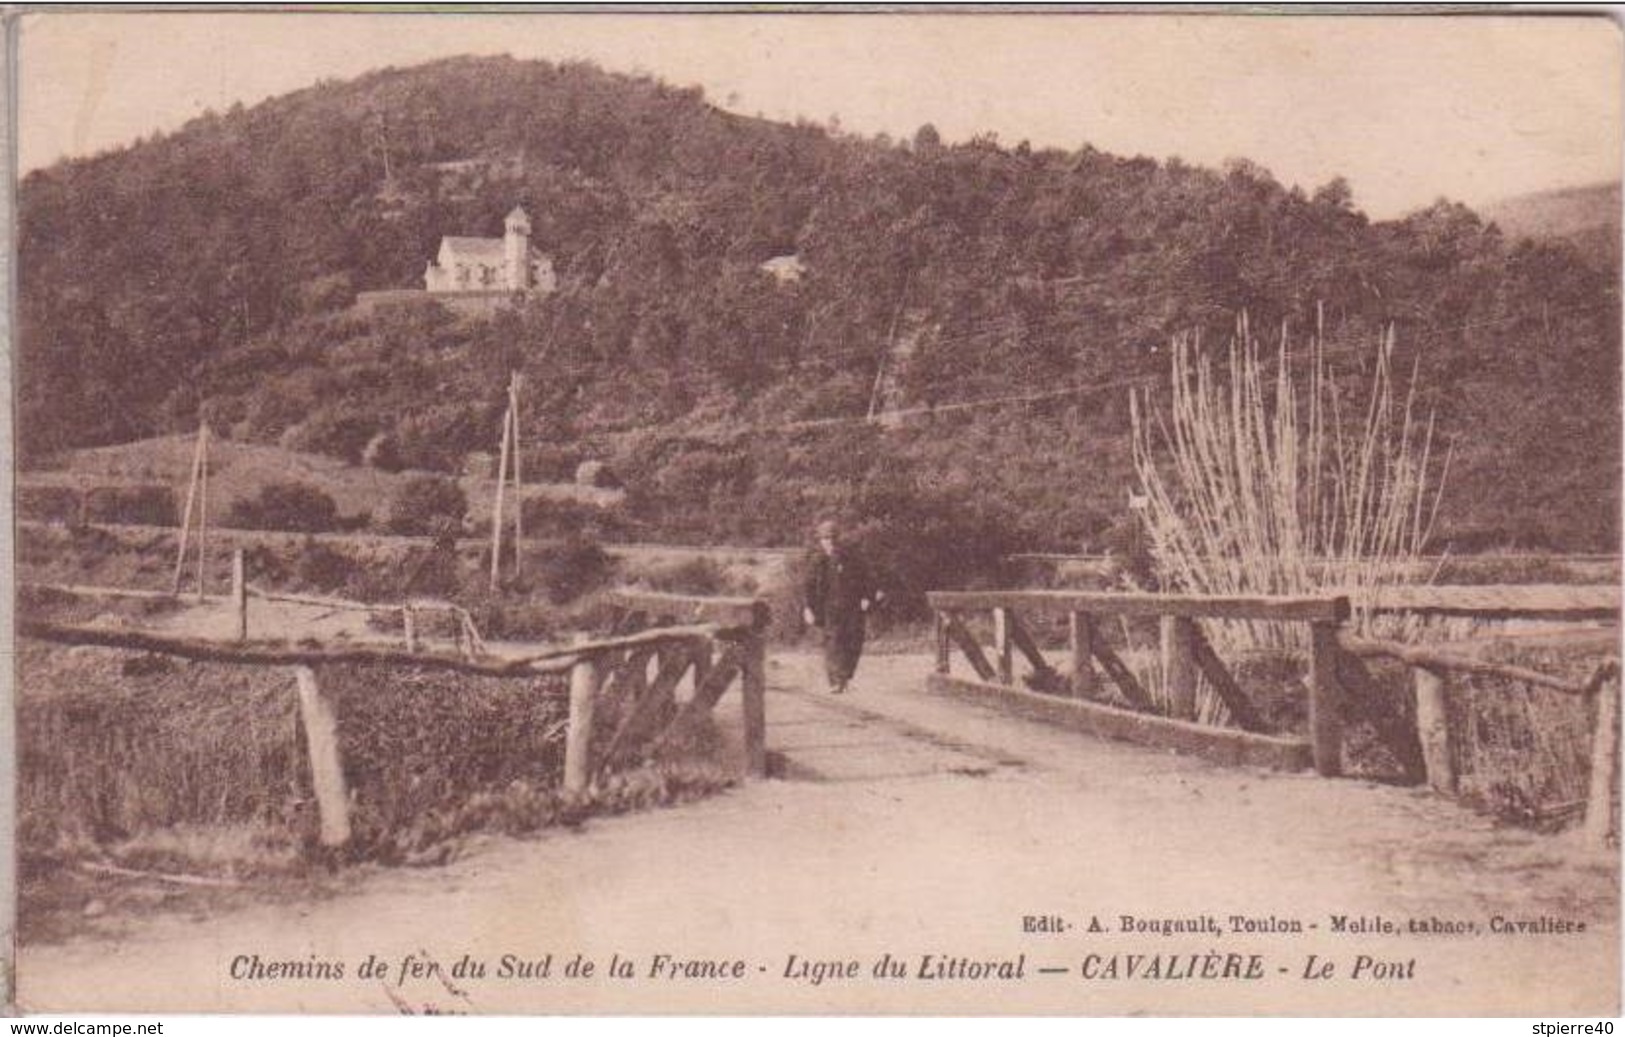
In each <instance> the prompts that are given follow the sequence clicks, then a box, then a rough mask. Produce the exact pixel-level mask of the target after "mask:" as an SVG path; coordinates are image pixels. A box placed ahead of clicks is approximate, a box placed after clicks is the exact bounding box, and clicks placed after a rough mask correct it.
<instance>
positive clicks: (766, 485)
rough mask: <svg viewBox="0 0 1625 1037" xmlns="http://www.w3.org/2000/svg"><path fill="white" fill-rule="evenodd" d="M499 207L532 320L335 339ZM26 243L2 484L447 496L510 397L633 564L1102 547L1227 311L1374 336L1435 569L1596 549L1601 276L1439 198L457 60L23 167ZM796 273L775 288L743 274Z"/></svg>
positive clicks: (402, 320)
mask: <svg viewBox="0 0 1625 1037" xmlns="http://www.w3.org/2000/svg"><path fill="white" fill-rule="evenodd" d="M515 204H523V205H524V206H525V207H526V209H527V210H528V211H529V213H530V215H531V218H532V220H533V223H534V226H535V230H534V234H533V239H534V241H535V242H536V244H537V245H538V246H539V247H540V248H542V249H544V250H546V251H548V252H550V253H552V254H553V255H554V257H555V259H556V262H557V265H558V270H559V274H560V284H561V288H560V290H559V291H558V292H557V293H556V294H554V295H552V296H550V297H548V298H546V299H543V300H537V301H533V302H531V303H529V304H527V305H526V306H525V307H524V308H523V309H521V310H519V311H517V312H513V313H509V314H504V315H501V316H499V317H497V318H495V319H493V320H489V321H468V320H457V319H453V318H452V317H450V316H448V315H446V314H445V313H444V312H440V311H436V310H434V309H421V310H406V311H399V312H392V313H386V314H383V315H380V316H379V317H378V318H377V319H376V320H373V321H369V320H367V319H364V318H363V317H361V316H359V315H357V314H356V313H355V312H354V311H352V310H351V309H350V305H351V303H352V301H353V299H354V296H355V293H356V292H357V291H361V290H368V289H378V288H409V287H414V286H417V285H420V284H421V276H422V271H423V267H424V264H425V262H426V260H427V259H429V258H430V257H431V256H432V255H433V254H434V251H435V248H436V246H437V244H438V242H439V239H440V237H441V236H442V235H445V234H460V235H496V234H499V233H500V231H501V223H502V217H503V215H504V214H505V213H506V212H507V211H508V210H510V209H511V208H512V207H513V206H514V205H515ZM20 234H21V237H20V250H21V255H20V270H21V299H20V313H19V317H20V341H19V356H20V363H19V379H20V387H21V388H20V392H19V401H20V408H21V414H20V420H19V446H20V451H21V458H22V461H23V463H24V464H38V463H46V461H47V459H48V457H49V455H50V454H52V453H53V452H56V451H60V450H62V449H66V448H70V447H75V446H82V445H91V444H102V443H109V442H117V441H122V440H129V439H134V438H138V437H142V436H147V435H152V434H155V433H159V432H164V431H171V430H178V429H185V428H190V427H193V426H194V425H195V422H196V421H197V419H198V417H199V415H200V413H201V414H202V415H204V416H207V417H208V418H209V420H210V421H211V422H212V424H213V425H214V427H215V428H217V429H218V430H220V431H221V432H222V433H223V434H227V435H230V436H233V437H237V438H241V439H251V440H258V441H268V442H275V441H280V442H283V443H285V444H287V445H290V446H295V447H298V448H300V449H311V450H319V451H323V452H327V453H332V454H336V455H340V456H346V457H350V458H360V457H361V456H362V454H363V452H364V451H366V450H367V448H368V446H369V444H370V446H371V448H372V449H371V451H370V456H371V457H372V458H373V459H374V460H375V461H377V462H378V463H383V464H390V465H396V466H411V467H425V468H438V469H442V470H451V469H453V468H455V467H457V466H459V465H460V464H461V462H462V459H463V456H464V454H465V453H466V452H467V451H470V450H476V449H483V450H489V449H492V448H493V447H494V445H495V442H496V439H497V434H498V430H499V428H500V415H501V407H502V402H503V391H504V386H505V384H506V380H507V375H508V372H509V371H510V369H521V370H523V371H524V372H525V373H526V375H527V383H526V390H525V395H526V407H527V411H528V414H529V415H531V416H532V420H533V421H534V423H535V427H534V429H533V431H534V433H535V434H536V436H537V437H538V445H536V446H535V447H534V448H533V450H532V455H533V456H528V457H527V463H528V464H529V465H530V470H531V471H533V472H541V473H543V474H548V473H549V472H553V471H562V470H564V469H565V468H567V467H568V465H569V464H570V462H572V461H573V460H575V459H577V458H579V457H582V456H587V455H589V454H590V455H592V456H600V457H608V458H609V459H610V460H611V461H612V462H613V463H614V464H616V465H617V467H618V468H619V469H620V470H621V473H622V475H623V477H625V478H626V479H627V481H628V483H629V486H630V488H631V490H632V493H633V499H634V500H635V501H636V510H637V513H638V515H639V516H640V517H641V520H642V521H644V522H646V523H647V524H648V531H649V532H651V533H653V534H659V535H669V536H682V537H701V536H710V537H715V538H718V539H731V540H756V541H779V542H783V541H785V540H797V539H800V537H801V535H802V532H803V531H804V529H805V524H806V520H807V517H808V515H809V514H810V513H812V512H813V511H817V510H824V509H840V508H851V509H854V510H858V511H860V512H861V513H863V514H864V515H866V516H871V517H872V516H876V515H881V516H891V517H893V518H894V519H896V520H898V521H899V522H901V521H902V519H903V517H904V516H940V515H943V514H951V516H952V518H951V521H953V522H955V523H958V524H959V526H957V527H956V528H959V529H962V530H963V531H969V532H968V533H967V535H969V533H974V532H977V531H980V532H981V533H983V534H985V536H984V537H983V540H982V542H985V543H987V544H989V545H993V546H1001V547H1002V546H1012V545H1026V546H1032V547H1052V548H1077V547H1079V546H1082V545H1085V544H1087V545H1089V546H1092V547H1099V546H1101V543H1102V539H1103V538H1106V537H1109V535H1110V532H1111V530H1112V529H1113V527H1114V526H1117V527H1120V526H1121V524H1122V522H1123V515H1122V512H1123V506H1122V505H1123V500H1124V497H1125V494H1126V491H1127V489H1128V486H1129V482H1130V475H1129V471H1130V469H1129V463H1128V446H1127V434H1126V433H1127V426H1128V419H1127V399H1126V396H1127V394H1126V390H1124V389H1123V388H1121V384H1122V383H1123V382H1124V380H1126V379H1132V378H1135V377H1139V376H1144V375H1155V374H1157V373H1159V372H1161V371H1163V370H1164V364H1165V356H1166V350H1164V349H1162V348H1161V347H1163V346H1165V345H1166V343H1167V341H1168V339H1169V337H1170V336H1171V335H1173V334H1175V333H1177V332H1180V331H1184V330H1188V329H1202V330H1203V331H1204V333H1205V335H1206V336H1207V338H1208V340H1209V341H1213V342H1222V341H1223V339H1224V337H1225V336H1226V335H1227V334H1228V333H1229V332H1230V330H1231V329H1232V328H1233V327H1234V325H1235V321H1236V317H1237V315H1238V314H1239V313H1241V312H1243V311H1245V312H1246V313H1247V314H1248V315H1249V317H1250V319H1251V321H1252V323H1253V326H1254V327H1261V328H1262V327H1268V328H1271V329H1274V328H1277V327H1279V326H1280V325H1281V324H1282V323H1283V322H1286V323H1287V325H1288V326H1289V327H1290V328H1291V329H1293V334H1294V336H1297V335H1299V334H1301V333H1304V332H1305V331H1307V329H1310V328H1312V327H1313V326H1314V325H1315V323H1316V315H1317V307H1318V308H1319V310H1318V312H1319V313H1321V314H1323V317H1322V320H1323V322H1324V325H1325V327H1326V328H1327V330H1328V332H1329V333H1330V335H1331V336H1332V338H1333V340H1334V345H1336V346H1338V347H1339V348H1342V347H1347V346H1352V345H1355V344H1359V343H1370V342H1372V341H1373V336H1374V333H1375V331H1376V329H1378V328H1380V327H1382V326H1384V325H1386V324H1392V325H1394V326H1395V327H1396V328H1397V332H1398V342H1399V346H1398V349H1399V356H1400V359H1401V361H1402V363H1403V365H1404V366H1405V367H1407V368H1408V367H1409V365H1410V363H1411V362H1412V361H1415V362H1416V363H1417V364H1418V365H1419V367H1418V370H1419V372H1420V378H1421V379H1422V391H1421V393H1420V401H1421V404H1422V405H1424V406H1426V407H1429V408H1433V409H1436V411H1437V413H1438V415H1439V420H1440V428H1441V435H1443V436H1444V437H1445V438H1446V439H1448V440H1449V441H1450V442H1451V443H1452V444H1453V446H1454V449H1455V461H1454V467H1453V470H1452V473H1451V478H1450V484H1449V489H1448V491H1447V503H1446V513H1445V518H1446V527H1445V529H1446V532H1447V534H1448V535H1449V536H1450V537H1451V538H1454V540H1455V541H1456V542H1457V544H1458V546H1461V545H1467V544H1480V545H1497V544H1521V545H1529V546H1538V545H1551V546H1561V547H1569V548H1582V547H1584V548H1594V549H1603V548H1612V546H1613V545H1614V542H1615V540H1616V538H1617V533H1616V529H1617V500H1618V497H1619V449H1618V444H1619V439H1620V435H1619V418H1620V406H1619V400H1618V383H1619V332H1618V327H1619V312H1618V297H1617V291H1616V290H1615V288H1614V284H1615V282H1616V281H1617V277H1618V274H1617V270H1616V269H1613V268H1611V263H1610V262H1608V261H1599V260H1598V259H1597V257H1595V256H1591V255H1587V254H1585V253H1584V252H1582V251H1581V250H1580V249H1578V248H1577V247H1576V246H1574V245H1573V244H1571V243H1563V242H1542V243H1536V242H1528V241H1519V242H1516V243H1514V242H1512V241H1509V240H1507V239H1505V238H1503V236H1502V235H1501V234H1500V233H1499V231H1498V230H1497V229H1496V228H1494V227H1493V226H1491V225H1487V224H1486V223H1484V222H1483V221H1482V220H1480V219H1479V218H1478V217H1477V216H1476V215H1475V214H1474V213H1473V212H1471V211H1469V210H1468V209H1466V208H1464V207H1462V206H1460V205H1455V204H1450V203H1446V202H1440V203H1438V204H1436V205H1434V206H1432V207H1429V208H1427V209H1425V210H1423V211H1420V212H1418V213H1415V214H1414V215H1412V216H1410V217H1407V218H1406V219H1403V220H1400V221H1396V222H1386V223H1373V222H1371V221H1369V220H1368V219H1367V218H1366V217H1365V216H1364V215H1363V214H1362V213H1361V212H1360V211H1359V210H1358V209H1357V208H1356V207H1355V206H1354V204H1353V200H1352V199H1351V197H1350V193H1349V190H1348V188H1347V186H1346V185H1345V184H1344V183H1342V182H1341V181H1333V182H1330V183H1328V184H1325V185H1322V186H1320V187H1318V188H1315V189H1313V190H1311V191H1302V190H1298V189H1288V188H1286V187H1283V186H1282V185H1280V184H1278V183H1277V182H1275V181H1274V180H1273V179H1272V177H1271V176H1270V174H1269V173H1268V172H1267V171H1266V170H1264V169H1262V168H1260V167H1258V166H1257V165H1254V164H1252V163H1249V162H1246V161H1240V160H1238V161H1235V162H1232V163H1229V164H1227V165H1226V167H1225V168H1224V169H1222V170H1212V169H1203V168H1197V167H1193V166H1189V165H1186V164H1183V163H1181V162H1178V161H1177V160H1170V161H1167V162H1163V163H1159V162H1157V161H1153V160H1152V159H1149V158H1144V157H1135V158H1123V157H1117V156H1113V155H1109V154H1105V153H1103V152H1101V151H1098V150H1096V149H1094V148H1092V147H1090V146H1089V145H1088V144H1087V143H1084V142H1079V146H1078V147H1077V149H1076V150H1071V151H1061V150H1044V149H1034V148H1030V147H1029V146H1027V144H1025V143H1024V142H1022V143H1018V142H1002V141H998V140H996V139H994V138H992V137H986V138H979V139H976V140H972V141H970V142H968V143H963V144H954V145H946V144H944V143H942V142H941V141H940V140H939V139H938V136H937V133H936V131H935V130H934V129H932V128H931V127H930V126H922V127H921V128H920V129H919V131H918V132H917V133H916V134H914V136H913V137H912V139H910V140H906V141H894V140H888V139H884V138H880V139H874V138H858V137H854V136H851V135H847V134H842V133H840V132H838V131H834V130H832V129H830V128H826V127H821V126H817V125H811V124H798V125H794V126H792V125H784V124H777V123H773V122H768V121H764V120H760V119H751V118H744V117H740V116H737V115H733V114H729V113H726V112H723V111H721V110H719V109H717V108H714V107H712V106H710V105H709V104H707V103H706V102H705V100H704V98H703V97H702V96H701V95H700V93H699V92H698V91H697V90H684V89H676V88H673V87H670V86H667V85H664V84H661V83H659V82H655V81H652V80H649V79H646V78H638V79H634V78H628V77H624V76H619V75H611V74H608V73H605V72H603V71H600V70H598V69H596V68H594V67H592V66H590V65H584V64H569V65H563V66H555V65H550V64H547V63H543V62H520V61H515V60H511V59H504V58H492V59H485V58H482V59H455V60H450V61H444V62H439V63H436V64H432V65H427V66H423V67H419V68H412V69H404V70H401V69H390V70H385V71H381V72H376V73H373V74H369V75H367V76H364V77H362V78H361V79H358V80H355V81H353V82H348V83H324V84H321V85H318V86H315V87H313V88H310V89H308V90H304V91H300V92H298V93H294V94H290V95H287V96H285V97H281V98H278V99H275V100H272V101H268V102H266V103H264V104H260V105H258V106H255V107H253V108H251V109H246V110H243V109H233V110H232V111H230V112H227V113H224V114H209V115H206V116H204V117H201V118H199V119H196V120H194V121H193V122H191V123H189V124H188V125H187V126H185V127H184V128H182V129H181V130H179V131H177V132H175V133H173V134H170V135H167V136H162V137H156V138H154V139H150V140H147V141H144V142H141V143H139V144H137V145H135V146H133V147H130V148H127V149H122V150H119V151H116V152H111V153H107V154H103V155H99V156H96V157H93V158H89V159H83V160H75V161H71V162H65V163H62V164H59V165H57V166H54V167H52V168H49V169H45V170H41V171H38V172H35V173H33V174H31V175H29V176H28V177H27V178H26V179H25V180H24V182H23V184H22V186H21V191H20ZM789 253H796V254H798V255H799V256H800V258H801V260H802V262H803V263H804V264H805V268H806V275H805V276H804V277H803V278H802V279H801V280H800V281H799V282H795V283H780V282H778V281H776V280H775V279H773V278H771V277H769V276H766V275H765V274H763V273H762V272H761V271H760V270H759V269H758V267H759V265H760V264H761V263H762V262H763V261H764V260H766V259H769V258H771V257H774V256H778V255H784V254H789ZM1272 334H1273V332H1272ZM885 357H893V358H894V359H892V360H891V361H889V362H888V365H887V368H888V369H887V372H886V373H887V376H888V377H887V378H883V379H877V377H876V376H877V371H878V368H879V366H880V364H881V363H882V359H883V358H885ZM1345 358H1346V360H1345V362H1347V363H1350V364H1353V365H1354V366H1355V368H1356V371H1355V373H1356V374H1357V373H1358V371H1357V368H1358V365H1359V361H1358V358H1357V356H1352V355H1350V354H1345ZM877 383H878V384H880V385H881V387H882V388H883V390H884V391H882V392H879V393H877V392H876V386H877ZM1095 386H1102V388H1091V387H1095ZM1035 394H1038V395H1040V397H1041V398H1039V399H1037V400H1031V401H1028V402H1005V403H1001V404H986V405H983V404H981V403H979V402H978V401H989V400H998V399H1005V400H1007V401H1008V398H1010V397H1021V396H1032V395H1035ZM877 397H878V399H879V402H880V404H881V405H882V406H891V407H898V406H900V407H905V408H920V407H925V406H928V405H935V406H937V407H938V408H939V411H938V413H937V415H936V416H932V417H914V418H910V419H907V420H904V421H902V422H900V423H899V424H897V425H896V427H894V428H891V429H882V428H880V427H877V426H875V425H869V424H865V423H863V422H862V421H861V420H859V419H861V418H862V417H863V416H864V415H865V414H866V413H868V411H869V410H870V408H871V405H873V404H875V402H876V400H877ZM961 404H975V405H973V406H956V405H961ZM824 419H836V420H833V421H830V422H825V421H824ZM802 423H807V424H802ZM950 504H951V508H950V507H949V505H950ZM921 521H924V519H921ZM932 521H937V519H935V518H933V519H932ZM943 521H949V520H948V519H944V520H943Z"/></svg>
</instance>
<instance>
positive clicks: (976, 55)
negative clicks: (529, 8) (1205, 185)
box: [18, 10, 1622, 218]
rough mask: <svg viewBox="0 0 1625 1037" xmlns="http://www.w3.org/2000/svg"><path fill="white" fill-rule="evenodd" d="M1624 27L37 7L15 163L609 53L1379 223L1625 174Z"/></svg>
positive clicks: (609, 61)
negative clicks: (429, 64) (436, 78)
mask: <svg viewBox="0 0 1625 1037" xmlns="http://www.w3.org/2000/svg"><path fill="white" fill-rule="evenodd" d="M1621 50H1622V48H1621V36H1620V32H1619V30H1618V28H1617V27H1616V26H1615V24H1614V23H1613V22H1612V21H1611V20H1609V19H1607V18H1603V17H1553V16H1540V17H1535V16H1522V17H1518V16H1476V17H1475V16H1464V15H1454V16H1439V17H1419V16H1408V17H1407V16H1398V15H1383V16H1361V17H1349V16H1343V17H1333V16H1326V15H1310V14H1299V15H1280V14H1274V15H1237V14H1218V13H1202V14H1183V15H1172V14H1157V15H1138V14H1124V13H1114V14H1078V13H1071V14H1039V13H1019V14H1009V13H1005V14H967V13H951V12H944V11H916V12H913V13H905V14H857V13H842V14H810V13H803V14H786V13H778V14H765V15H764V14H747V13H732V14H670V13H668V14H644V15H635V14H626V13H618V12H617V13H600V14H563V13H557V12H554V13H546V14H511V13H503V14H475V13H469V12H460V13H435V14H430V13H424V14H390V15H385V14H376V13H364V14H340V13H305V14H290V13H281V12H275V13H273V12H267V11H260V12H239V13H220V12H201V11H193V12H187V13H169V14H158V13H151V12H108V11H102V12H85V11H73V10H55V11H47V12H36V13H33V14H30V15H27V16H25V17H24V18H23V20H22V27H21V41H20V45H19V73H18V112H19V123H20V125H19V136H18V149H19V166H20V169H21V171H22V172H24V173H26V172H28V171H30V170H33V169H36V168H39V167H42V166H46V165H49V164H51V163H53V162H55V161H57V160H58V159H61V158H63V157H71V156H81V155H88V154H94V153H96V152H99V151H103V150H106V149H107V148H109V147H114V146H119V145H124V144H128V143H130V142H132V141H134V140H136V139H138V138H141V137H143V136H146V135H148V134H151V133H152V132H154V131H169V130H174V129H176V128H178V127H179V126H181V125H182V124H183V123H184V122H186V120H188V119H190V118H192V117H194V116H197V115H200V114H202V113H203V112H205V111H206V110H210V109H213V110H215V111H224V110H226V109H227V108H229V107H230V106H231V105H232V104H233V103H236V102H242V103H243V104H245V105H252V104H254V103H257V102H259V101H262V100H264V99H266V98H268V97H273V96H276V95H278V94H283V93H287V92H289V91H292V90H296V89H300V88H302V87H306V86H309V85H311V84H313V83H315V82H317V81H318V80H321V79H348V78H351V77H354V76H356V75H359V74H361V73H363V72H365V71H367V70H369V69H373V68H379V67H383V66H388V65H394V66H397V67H404V66H408V65H414V64H420V63H423V62H426V61H431V60H435V59H437V58H441V57H447V56H450V55H455V54H503V53H506V54H511V55H513V56H514V57H518V58H545V59H548V60H552V61H561V60H567V59H573V58H586V59H590V60H592V61H594V62H596V63H598V64H599V65H601V66H603V67H605V68H607V69H610V70H612V71H623V72H639V73H648V74H653V75H656V76H659V77H660V78H662V79H664V80H666V81H668V82H670V83H672V84H675V85H679V86H688V85H698V86H701V87H703V88H704V90H705V93H706V96H707V98H708V99H709V100H711V101H712V102H713V103H715V104H718V105H720V106H722V107H724V108H728V109H730V110H733V111H737V112H740V113H742V114H746V115H758V114H759V115H763V116H766V117H768V118H774V119H783V120H794V119H796V118H808V119H813V120H816V121H820V122H828V121H829V120H830V119H831V118H832V117H834V118H838V119H839V122H840V125H841V127H842V128H843V129H845V130H847V131H849V132H857V133H864V134H876V133H881V132H885V133H888V134H890V135H892V136H893V137H904V138H907V137H912V136H913V134H914V131H915V130H916V129H917V128H918V127H919V126H920V125H921V124H923V123H926V122H929V123H932V124H933V125H935V126H936V127H937V129H938V130H939V131H940V133H941V134H942V136H943V138H944V139H945V140H947V141H950V142H953V141H962V140H966V139H968V138H969V137H971V136H973V135H975V134H978V133H987V132H991V133H995V134H997V136H998V138H999V139H1000V141H1002V142H1004V143H1006V144H1010V145H1014V144H1016V143H1018V142H1019V141H1022V140H1028V141H1030V142H1031V143H1032V144H1033V145H1034V146H1035V147H1045V146H1054V147H1061V148H1066V149H1074V148H1077V147H1079V146H1080V145H1082V144H1085V143H1088V144H1091V145H1093V146H1095V147H1097V148H1100V149H1101V150H1104V151H1108V152H1112V153H1115V154H1122V155H1136V154H1143V155H1150V156H1153V157H1155V158H1158V159H1166V158H1168V157H1172V156H1176V155H1177V156H1179V157H1181V158H1183V159H1184V160H1185V161H1187V162H1192V163H1196V164H1200V165H1218V164H1220V163H1222V162H1224V161H1225V160H1226V159H1229V158H1232V157H1246V158H1249V159H1252V160H1253V161H1256V162H1258V163H1260V164H1261V165H1263V166H1265V167H1267V168H1269V169H1270V170H1271V171H1272V172H1273V173H1274V174H1275V176H1276V178H1277V179H1278V180H1280V181H1281V182H1282V183H1284V184H1288V185H1291V184H1297V185H1300V186H1302V187H1304V188H1305V189H1306V190H1312V189H1313V188H1314V187H1316V186H1318V185H1320V184H1323V183H1325V182H1326V181H1328V180H1330V179H1332V178H1333V177H1335V176H1344V177H1346V178H1347V179H1348V180H1349V182H1350V183H1351V185H1352V186H1353V189H1354V197H1355V203H1356V204H1357V205H1358V206H1360V207H1361V208H1363V209H1365V210H1366V211H1367V212H1368V213H1370V214H1371V215H1373V216H1375V217H1377V218H1388V217H1391V216H1396V215H1400V214H1402V213H1404V212H1407V211H1409V210H1411V209H1415V208H1418V207H1420V206H1423V205H1426V204H1428V203H1430V202H1432V201H1433V200H1434V199H1435V198H1438V197H1441V196H1445V197H1450V198H1454V199H1459V200H1463V201H1466V202H1468V203H1469V204H1481V203H1484V202H1489V201H1493V200H1495V199H1498V198H1504V197H1509V196H1512V195H1517V194H1521V193H1525V192H1529V191H1537V190H1544V189H1549V188H1554V187H1564V186H1577V185H1583V184H1592V183H1598V182H1602V181H1611V180H1617V179H1619V177H1620V163H1621V147H1622V144H1621V95H1622V83H1621Z"/></svg>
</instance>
